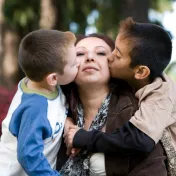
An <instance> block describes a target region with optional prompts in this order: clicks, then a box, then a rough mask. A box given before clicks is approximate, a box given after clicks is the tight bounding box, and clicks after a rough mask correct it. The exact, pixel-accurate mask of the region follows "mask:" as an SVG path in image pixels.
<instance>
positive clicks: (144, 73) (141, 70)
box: [134, 65, 150, 80]
mask: <svg viewBox="0 0 176 176" xmlns="http://www.w3.org/2000/svg"><path fill="white" fill-rule="evenodd" d="M149 75H150V69H149V68H148V67H147V66H144V65H140V66H137V67H136V68H135V75H134V76H135V79H137V80H142V79H145V78H147V77H149Z"/></svg>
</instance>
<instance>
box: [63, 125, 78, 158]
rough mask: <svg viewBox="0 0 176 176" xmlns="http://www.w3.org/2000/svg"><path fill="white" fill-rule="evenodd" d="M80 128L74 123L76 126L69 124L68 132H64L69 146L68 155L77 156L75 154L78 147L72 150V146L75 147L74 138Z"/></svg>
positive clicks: (65, 140)
mask: <svg viewBox="0 0 176 176" xmlns="http://www.w3.org/2000/svg"><path fill="white" fill-rule="evenodd" d="M79 129H80V128H79V127H77V126H76V125H74V126H69V129H68V132H67V133H65V132H64V142H65V144H66V146H67V152H66V154H67V155H70V154H73V155H74V156H75V154H77V152H76V150H77V149H74V150H72V147H73V138H74V136H75V134H76V132H77V131H78V130H79Z"/></svg>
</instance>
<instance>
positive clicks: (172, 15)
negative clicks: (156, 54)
mask: <svg viewBox="0 0 176 176" xmlns="http://www.w3.org/2000/svg"><path fill="white" fill-rule="evenodd" d="M162 24H163V26H164V27H165V28H166V29H167V30H169V31H170V32H171V34H172V36H173V40H172V42H173V52H172V62H173V61H176V2H174V3H173V11H172V12H165V13H164V14H163V20H162Z"/></svg>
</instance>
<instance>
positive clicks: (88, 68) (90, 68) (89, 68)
mask: <svg viewBox="0 0 176 176" xmlns="http://www.w3.org/2000/svg"><path fill="white" fill-rule="evenodd" d="M91 70H96V71H98V69H97V68H95V67H91V66H89V67H85V68H83V71H91Z"/></svg>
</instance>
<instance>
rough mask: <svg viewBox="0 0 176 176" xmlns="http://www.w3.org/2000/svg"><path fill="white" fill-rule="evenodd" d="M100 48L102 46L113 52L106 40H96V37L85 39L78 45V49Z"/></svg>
mask: <svg viewBox="0 0 176 176" xmlns="http://www.w3.org/2000/svg"><path fill="white" fill-rule="evenodd" d="M99 46H102V47H104V48H106V49H107V50H111V48H110V46H109V45H108V44H107V43H106V42H105V41H104V40H102V39H100V38H96V37H88V38H84V39H82V40H80V41H79V42H78V43H77V44H76V48H78V47H84V48H88V49H93V48H95V47H99Z"/></svg>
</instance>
